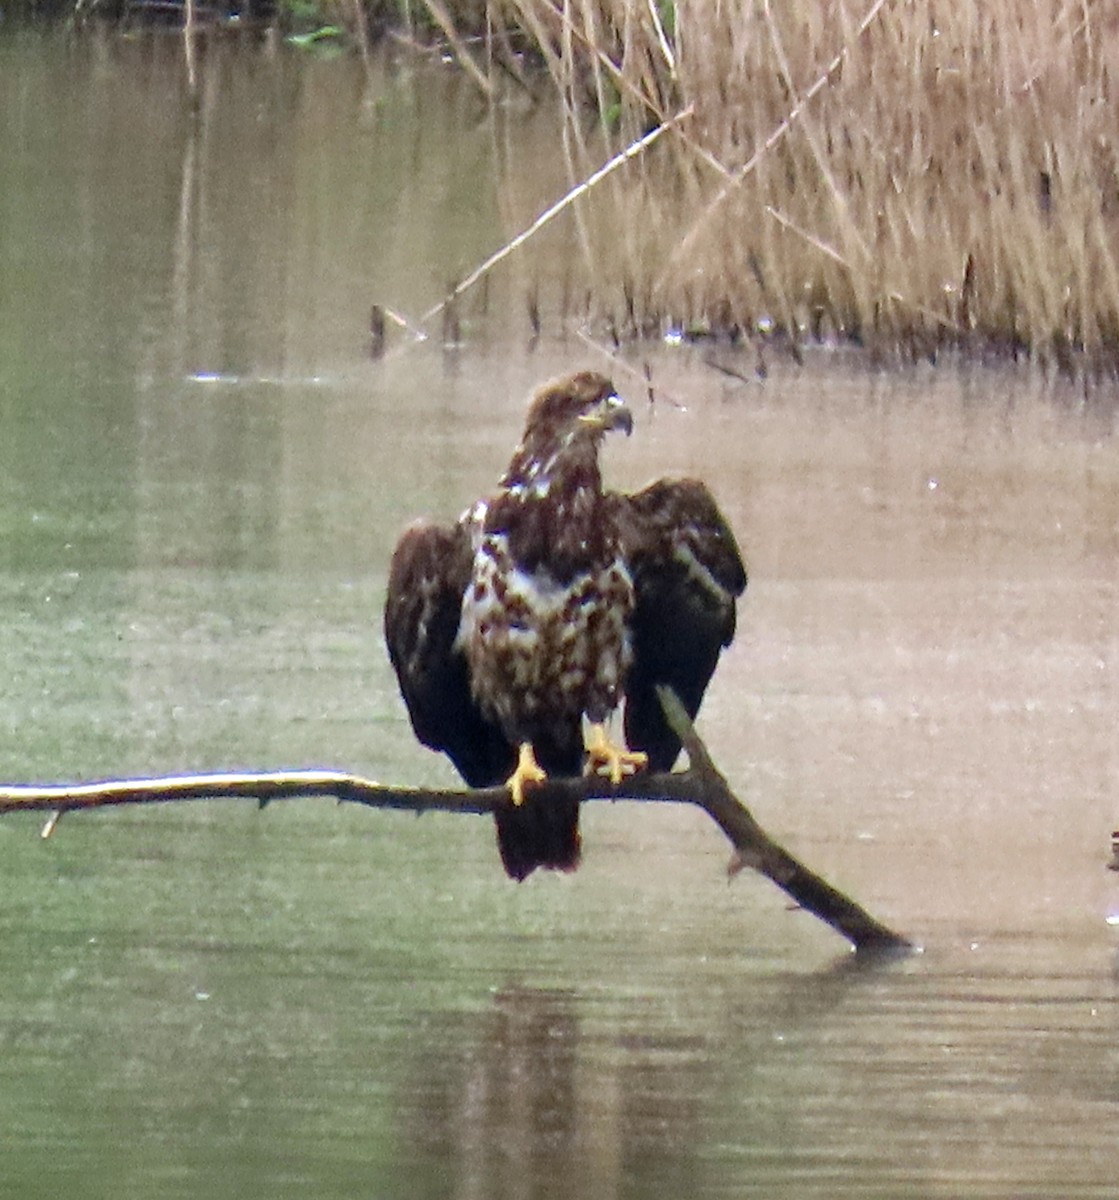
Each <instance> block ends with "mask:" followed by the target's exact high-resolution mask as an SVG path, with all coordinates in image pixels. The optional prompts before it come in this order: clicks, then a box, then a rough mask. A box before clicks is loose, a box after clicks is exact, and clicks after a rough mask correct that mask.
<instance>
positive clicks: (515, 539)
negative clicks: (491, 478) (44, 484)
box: [385, 371, 746, 880]
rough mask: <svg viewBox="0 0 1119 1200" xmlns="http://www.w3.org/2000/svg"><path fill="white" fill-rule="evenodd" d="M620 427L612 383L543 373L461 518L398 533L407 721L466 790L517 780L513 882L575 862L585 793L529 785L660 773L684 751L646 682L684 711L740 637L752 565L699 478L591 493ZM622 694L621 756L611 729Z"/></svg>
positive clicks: (396, 577) (506, 810) (507, 835)
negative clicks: (498, 468)
mask: <svg viewBox="0 0 1119 1200" xmlns="http://www.w3.org/2000/svg"><path fill="white" fill-rule="evenodd" d="M632 429H633V417H632V414H631V413H630V410H629V409H628V408H627V407H626V406H625V404H624V403H623V402H622V401H621V400H620V399H619V397H618V395H617V394H616V393H615V391H614V385H613V384H612V383H611V382H610V380H609V379H607V378H605V377H604V376H602V375H599V374H597V373H596V372H593V371H580V372H578V373H577V374H575V375H570V376H567V377H565V378H563V379H558V380H555V381H553V382H551V383H547V384H545V385H544V386H543V387H541V388H539V389H538V390H537V391H536V393H535V395H534V396H533V398H532V401H531V403H530V405H529V410H528V418H527V420H526V422H525V430H524V435H523V437H522V439H521V442H520V445H518V446H517V448H516V450H515V451H514V453H513V457H512V460H511V461H510V463H509V467H508V469H507V470H506V472H505V474H504V475H503V476H502V478H501V480H500V482H499V483H498V486H497V489H496V490H495V491H494V492H493V493H492V494H491V495H489V496H486V497H483V498H482V499H480V500H477V501H476V502H475V503H474V504H472V505H471V506H470V507H469V508H468V509H467V510H466V511H465V512H464V513H463V514H462V516H461V517H460V518H459V519H458V521H457V522H456V523H455V524H453V525H439V524H435V523H433V522H430V521H419V522H417V523H416V524H414V525H412V526H410V527H409V528H408V529H407V530H405V532H404V534H403V536H402V537H401V539H400V541H399V543H398V544H397V547H396V550H395V552H394V554H393V558H392V566H391V570H390V574H389V585H388V596H387V600H386V604H385V640H386V643H387V645H388V651H389V657H390V658H391V660H392V665H393V667H394V669H395V670H396V675H397V679H398V681H399V683H400V691H401V694H402V696H403V697H404V702H405V705H406V706H407V709H408V715H409V717H410V718H411V721H412V727H413V729H414V730H415V732H416V736H417V737H418V738H419V739H420V741H421V742H423V743H424V744H425V745H427V746H430V747H431V748H432V749H435V750H442V751H444V752H445V753H446V754H447V755H448V756H449V757H450V759H451V761H452V762H453V763H454V765H455V767H456V768H457V769H458V771H459V773H460V774H461V775H462V777H463V779H465V780H466V782H467V783H468V784H469V785H470V786H471V787H490V786H495V785H499V784H503V783H504V784H506V785H507V786H508V787H509V789H510V793H511V798H512V803H511V804H509V805H506V806H504V807H503V808H502V809H500V810H499V811H498V812H497V814H496V820H497V841H498V848H499V850H500V852H501V860H502V863H503V864H504V866H505V869H506V871H507V872H508V873H509V874H510V875H511V876H512V877H513V878H514V879H518V880H520V879H524V878H525V877H526V876H527V875H528V874H529V873H530V872H531V871H533V870H535V869H536V868H537V867H551V868H555V869H559V870H573V869H574V868H575V867H576V866H577V865H578V863H579V854H580V837H579V805H578V802H577V801H569V802H567V803H553V802H551V800H550V799H549V802H548V803H546V804H545V803H543V802H538V803H534V802H533V797H532V785H533V784H534V783H538V782H540V781H541V780H543V779H544V778H546V776H547V775H560V776H564V775H567V776H571V775H578V774H579V773H580V771H582V770H583V769H584V768H585V769H587V770H589V771H591V770H593V771H600V772H602V773H603V774H606V775H609V776H610V777H611V778H612V779H613V781H614V782H615V783H616V782H618V781H619V780H620V779H621V777H622V775H623V774H625V773H627V772H630V771H633V770H637V769H639V768H641V767H643V766H645V765H646V764H647V765H648V766H649V767H650V768H651V769H653V770H669V769H670V768H671V767H672V764H673V763H674V762H675V761H676V758H677V756H678V754H679V752H680V742H679V739H678V738H677V737H676V735H675V734H674V733H673V732H672V730H671V729H670V728H669V726H668V724H667V723H666V721H665V719H664V716H663V714H662V712H661V708H660V703H659V701H658V699H657V695H656V688H657V686H658V685H659V684H666V685H668V686H670V687H671V688H673V690H674V691H675V692H676V693H677V695H678V696H679V697H680V699H681V701H682V702H683V704H684V706H685V708H686V709H687V711H688V713H689V715H690V716H692V717H694V716H695V715H696V713H697V712H698V710H699V706H700V702H701V701H702V699H703V693H704V691H705V689H706V688H707V684H708V682H709V680H710V679H711V675H712V673H713V672H714V670H715V665H716V663H717V662H718V659H719V654H720V652H721V651H722V649H723V647H725V646H728V645H729V644H730V642H731V639H732V638H733V637H734V629H735V607H736V602H737V599H738V597H739V596H740V595H741V594H742V592H743V591H744V590H745V587H746V569H745V567H744V565H743V562H742V556H741V554H740V553H739V549H738V546H737V544H736V542H735V539H734V534H733V533H732V532H731V530H730V527H729V526H728V524H727V522H726V520H725V518H724V517H723V515H722V513H721V512H720V511H719V508H718V506H717V505H716V503H715V500H714V498H713V497H712V495H711V493H710V491H709V490H708V489H707V487H706V485H705V484H703V483H701V482H700V481H699V480H697V479H677V480H669V479H660V480H657V481H656V482H654V483H651V484H649V485H648V486H647V487H645V488H642V489H641V490H640V491H638V492H633V493H625V492H613V491H604V490H603V487H602V475H601V471H600V468H599V461H598V457H599V449H600V447H601V445H602V441H603V439H604V437H605V436H606V435H607V434H608V433H611V432H614V431H617V430H621V431H624V432H625V433H626V434H629V433H630V432H631V431H632ZM623 699H624V701H625V707H624V723H623V727H624V730H625V739H626V746H624V747H623V746H618V745H615V744H614V743H613V742H611V740H610V739H609V737H608V736H607V733H606V721H607V719H608V718H609V717H610V715H611V714H612V713H613V712H614V710H615V709H617V708H618V707H619V705H620V704H621V703H622V701H623ZM584 720H585V722H586V726H585V731H584ZM627 747H628V748H627Z"/></svg>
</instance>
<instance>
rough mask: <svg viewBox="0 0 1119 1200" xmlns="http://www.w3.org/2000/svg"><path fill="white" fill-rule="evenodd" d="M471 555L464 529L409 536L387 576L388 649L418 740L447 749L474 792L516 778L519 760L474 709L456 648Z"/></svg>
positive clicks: (426, 529)
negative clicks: (512, 777) (513, 773)
mask: <svg viewBox="0 0 1119 1200" xmlns="http://www.w3.org/2000/svg"><path fill="white" fill-rule="evenodd" d="M472 557H473V549H472V547H471V542H470V535H469V532H468V531H467V529H466V528H465V526H464V525H462V524H461V523H460V524H458V525H452V526H447V525H435V524H431V523H429V522H425V521H419V522H417V523H416V524H414V525H412V526H410V527H409V528H408V529H407V530H405V532H404V534H403V536H402V537H401V539H400V541H399V542H398V543H397V547H396V550H395V551H394V553H393V556H392V566H391V568H390V570H389V584H388V595H387V597H386V601H385V643H386V645H387V646H388V652H389V658H390V659H391V660H392V665H393V667H394V668H395V670H396V676H397V679H398V680H399V682H400V692H401V695H402V696H403V697H404V703H405V705H406V707H407V709H408V716H409V717H410V718H411V721H412V728H413V729H414V730H415V732H416V737H418V738H419V739H420V741H421V742H423V743H424V745H425V746H430V747H431V748H432V749H433V750H442V751H444V752H445V753H446V754H447V755H448V756H449V757H450V759H451V761H452V762H453V763H454V764H455V767H456V768H457V769H458V772H459V774H460V775H461V776H462V777H463V779H465V780H466V782H467V783H468V784H469V785H470V786H471V787H488V786H490V785H492V784H496V783H500V782H501V781H503V780H504V779H505V778H506V777H507V776H508V775H509V774H510V772H511V771H512V770H513V767H514V766H515V765H516V761H517V754H516V750H515V748H514V747H512V746H510V745H509V743H508V741H507V740H506V739H505V738H504V737H503V736H502V734H501V731H500V730H499V729H498V727H497V726H496V725H495V724H494V723H492V722H490V721H488V720H486V718H485V717H484V716H483V714H482V713H481V711H480V710H479V708H478V706H477V704H476V703H475V701H474V698H473V696H472V695H471V692H470V677H469V674H468V671H467V665H466V659H465V657H464V656H463V654H462V652H461V651H460V650H459V649H458V648H457V647H456V645H455V637H456V635H457V633H458V627H459V621H460V619H461V615H462V596H463V592H464V591H465V590H466V585H467V583H468V581H469V579H470V564H471V560H472Z"/></svg>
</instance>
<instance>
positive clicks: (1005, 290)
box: [71, 0, 1119, 379]
mask: <svg viewBox="0 0 1119 1200" xmlns="http://www.w3.org/2000/svg"><path fill="white" fill-rule="evenodd" d="M183 3H184V5H185V7H180V6H179V5H178V4H177V3H175V4H169V3H167V2H165V0H159V3H158V4H156V5H154V6H153V5H150V4H138V5H135V6H134V7H133V8H131V9H129V10H128V12H127V13H122V12H121V11H119V10H116V11H114V12H113V13H112V14H110V15H112V16H113V17H114V18H116V19H123V18H127V17H129V15H130V14H131V19H132V20H133V21H135V19H136V18H137V17H141V18H143V17H144V16H145V15H148V16H151V15H153V14H156V13H158V14H159V15H160V17H161V18H162V19H168V17H170V19H171V20H172V21H173V22H179V23H182V22H183V21H185V22H186V23H187V25H188V26H190V27H191V29H192V30H196V31H200V32H201V34H202V36H205V29H206V26H207V23H209V24H210V25H211V27H212V26H214V25H217V24H220V23H221V20H222V19H224V20H226V21H228V19H229V16H230V14H228V13H220V12H217V11H216V10H214V9H212V8H203V7H202V6H201V4H200V3H199V4H198V5H197V6H196V5H195V3H194V0H183ZM262 4H265V0H257V8H256V9H255V10H252V9H247V10H241V13H240V14H239V18H238V19H239V20H240V19H248V18H252V20H253V21H255V22H257V23H259V24H264V25H270V26H272V27H275V26H277V24H278V25H279V26H280V27H281V28H285V29H288V30H289V31H291V30H294V32H293V33H292V35H291V36H292V37H293V38H295V39H296V40H297V44H302V45H305V46H306V45H311V44H313V43H315V42H318V41H323V40H328V39H329V40H331V41H335V40H337V41H341V42H344V43H346V44H347V45H350V46H352V47H354V49H355V52H360V53H363V54H365V55H366V56H368V54H369V53H370V50H371V47H373V46H374V45H375V44H376V43H377V42H379V41H381V40H384V39H391V40H392V41H393V42H395V43H397V44H404V45H405V46H408V47H410V48H413V49H414V50H416V52H438V53H441V54H443V55H444V56H447V57H453V58H454V59H456V60H457V62H458V63H459V64H460V65H461V68H462V70H463V71H464V72H465V74H466V75H467V76H469V78H470V79H471V80H472V81H473V84H474V85H476V87H477V90H478V93H479V96H480V97H481V99H482V100H483V101H484V102H485V103H489V104H499V103H500V104H504V103H506V102H507V101H508V100H509V98H510V97H511V96H513V95H521V94H523V95H525V96H529V97H532V98H533V99H534V100H535V101H536V102H543V97H545V96H546V95H548V94H549V93H551V94H554V95H555V96H556V97H558V99H559V102H560V103H561V104H562V106H563V112H564V116H565V121H564V139H563V140H564V146H563V151H564V153H565V155H566V157H567V164H568V170H569V175H570V179H571V192H570V193H569V197H568V198H569V200H570V205H571V206H572V207H575V209H576V212H577V214H578V215H579V217H580V226H579V229H580V236H581V237H582V238H583V241H584V246H585V249H586V251H587V254H588V261H591V262H594V263H596V265H598V268H599V269H598V270H597V272H596V277H595V280H594V290H595V292H596V296H595V300H594V303H593V308H594V310H595V311H596V312H599V313H601V314H603V315H604V317H605V320H606V324H607V326H608V328H609V329H610V331H611V332H612V333H613V334H615V335H616V336H617V337H618V338H619V339H625V338H632V337H648V336H657V337H666V336H667V337H680V338H682V339H683V338H690V337H694V338H698V337H707V336H711V337H727V338H731V339H734V340H738V339H743V340H752V339H761V340H771V339H772V340H777V341H779V342H781V343H783V344H787V345H788V346H789V347H790V348H791V349H792V350H793V352H794V353H795V352H796V351H797V348H798V347H800V346H804V345H809V344H813V343H817V342H823V343H827V344H854V345H858V346H862V347H864V348H866V349H867V350H869V351H870V352H871V353H872V354H874V355H876V356H879V357H882V358H899V359H917V358H930V359H934V360H935V359H936V358H937V357H938V356H939V355H940V354H941V353H943V352H955V353H957V354H962V355H963V356H965V357H969V358H980V359H984V360H987V359H990V358H996V359H1014V360H1019V359H1026V360H1029V361H1032V362H1035V363H1038V364H1040V365H1041V366H1043V367H1044V368H1046V369H1048V370H1052V371H1055V372H1058V373H1060V374H1065V375H1069V376H1074V377H1079V378H1084V379H1099V378H1111V377H1114V376H1116V375H1119V105H1117V104H1116V100H1117V99H1119V97H1116V96H1115V95H1114V92H1115V81H1114V79H1113V75H1114V65H1113V64H1114V63H1115V62H1119V13H1117V12H1116V10H1115V8H1114V6H1113V5H1110V4H1109V3H1105V2H1104V0H1078V2H1077V3H1072V2H1067V0H1006V2H1005V3H1002V4H999V5H992V6H978V7H977V6H968V5H958V4H954V3H952V2H951V0H909V2H907V3H901V2H900V0H860V2H858V3H853V2H852V3H844V2H843V0H839V2H837V3H831V2H828V3H823V4H821V3H819V0H812V2H808V0H791V2H790V3H786V4H778V3H776V2H775V0H725V2H723V3H720V4H718V5H700V4H696V3H694V2H686V0H676V2H675V3H673V0H567V2H566V3H563V4H560V3H558V2H553V0H473V2H470V0H466V2H459V0H395V2H394V3H391V4H385V3H379V2H377V0H365V2H364V3H363V0H335V2H331V0H281V2H280V4H279V6H278V7H272V6H271V3H270V0H268V3H267V6H266V7H261V5H262ZM100 11H102V10H99V9H97V7H96V0H78V3H77V7H76V8H74V9H73V10H72V12H71V15H73V16H79V17H81V16H87V15H90V14H92V15H96V14H97V13H98V12H100ZM298 39H302V42H300V41H299V40H298ZM308 39H309V40H308ZM190 40H191V39H190V38H189V37H188V39H187V42H188V43H189V42H190ZM190 53H191V51H190V50H188V65H189V66H191V70H192V71H193V65H192V64H191V61H190ZM658 131H659V132H658ZM635 148H636V149H635ZM604 165H614V166H616V167H617V169H613V170H609V171H603V169H602V168H603V167H604ZM592 179H593V182H594V186H593V187H588V186H587V185H588V181H591V180H592ZM568 198H557V199H558V200H559V203H557V205H556V206H554V207H555V209H556V212H557V213H558V212H559V211H561V210H562V209H564V208H566V207H568V205H567V204H565V203H563V200H564V199H568ZM604 203H605V204H606V205H607V206H608V207H607V209H606V210H605V211H602V208H601V206H602V205H603V204H604ZM583 210H593V219H587V220H584V219H583ZM544 223H546V222H543V223H541V222H539V221H538V222H537V223H536V224H535V225H534V226H533V227H532V231H533V232H534V231H535V228H536V227H538V226H539V227H542V225H543V224H544ZM527 240H529V239H528V238H525V237H522V238H519V239H514V241H513V242H512V243H511V244H510V246H509V247H508V252H509V253H512V252H514V250H515V249H517V248H519V246H520V245H522V244H523V243H524V242H525V241H527ZM502 257H504V255H503V254H501V253H499V254H498V255H495V257H494V260H493V261H494V263H496V262H497V261H500V260H501V258H502ZM461 287H463V285H460V288H461ZM535 303H536V302H535V301H534V300H533V299H532V298H531V297H530V299H529V308H530V319H532V310H533V308H534V305H535Z"/></svg>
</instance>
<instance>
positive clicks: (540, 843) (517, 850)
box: [494, 792, 581, 883]
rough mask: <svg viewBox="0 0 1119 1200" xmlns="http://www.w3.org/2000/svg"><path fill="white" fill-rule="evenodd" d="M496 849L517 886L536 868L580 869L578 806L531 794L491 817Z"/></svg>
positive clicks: (574, 803) (573, 803)
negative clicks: (519, 802)
mask: <svg viewBox="0 0 1119 1200" xmlns="http://www.w3.org/2000/svg"><path fill="white" fill-rule="evenodd" d="M494 815H495V817H496V820H497V848H498V850H499V851H500V852H501V862H502V865H503V866H504V867H505V870H506V871H507V872H508V874H509V875H510V876H511V877H512V878H513V879H515V880H517V882H518V883H519V882H520V881H521V880H522V879H524V878H526V877H527V876H528V875H530V874H531V873H532V872H533V871H535V870H536V868H537V867H547V868H549V869H551V870H554V871H574V870H575V868H576V867H577V866H578V865H579V856H580V845H581V839H580V836H579V802H578V801H577V800H575V801H572V802H570V803H568V802H563V803H559V804H557V803H554V802H552V801H551V800H550V799H549V800H548V801H545V800H544V799H543V798H542V797H540V796H533V795H532V793H531V792H530V793H529V794H528V795H527V796H526V798H525V801H524V803H523V804H520V805H517V806H513V805H507V806H505V807H503V808H500V809H498V811H497V812H496V813H495V814H494Z"/></svg>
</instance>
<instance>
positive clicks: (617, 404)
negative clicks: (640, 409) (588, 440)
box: [579, 392, 633, 437]
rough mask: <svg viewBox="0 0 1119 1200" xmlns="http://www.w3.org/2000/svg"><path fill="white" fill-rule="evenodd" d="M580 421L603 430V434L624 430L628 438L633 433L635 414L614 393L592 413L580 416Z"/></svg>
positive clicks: (605, 397) (602, 401)
mask: <svg viewBox="0 0 1119 1200" xmlns="http://www.w3.org/2000/svg"><path fill="white" fill-rule="evenodd" d="M579 420H580V421H581V422H582V423H583V424H584V425H589V426H591V428H592V429H599V430H602V432H603V433H607V432H609V431H611V430H614V429H621V430H623V431H624V432H625V435H626V437H629V435H630V434H631V433H633V413H631V412H630V410H629V408H628V407H627V406H626V403H625V401H624V400H623V399H622V398H621V396H618V395H616V394H615V393H614V392H611V393H610V395H609V396H604V397H603V398H602V399H601V400H600V401H599V402H598V404H597V405H596V406H595V408H594V410H593V411H592V412H587V413H582V414H580V416H579Z"/></svg>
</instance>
